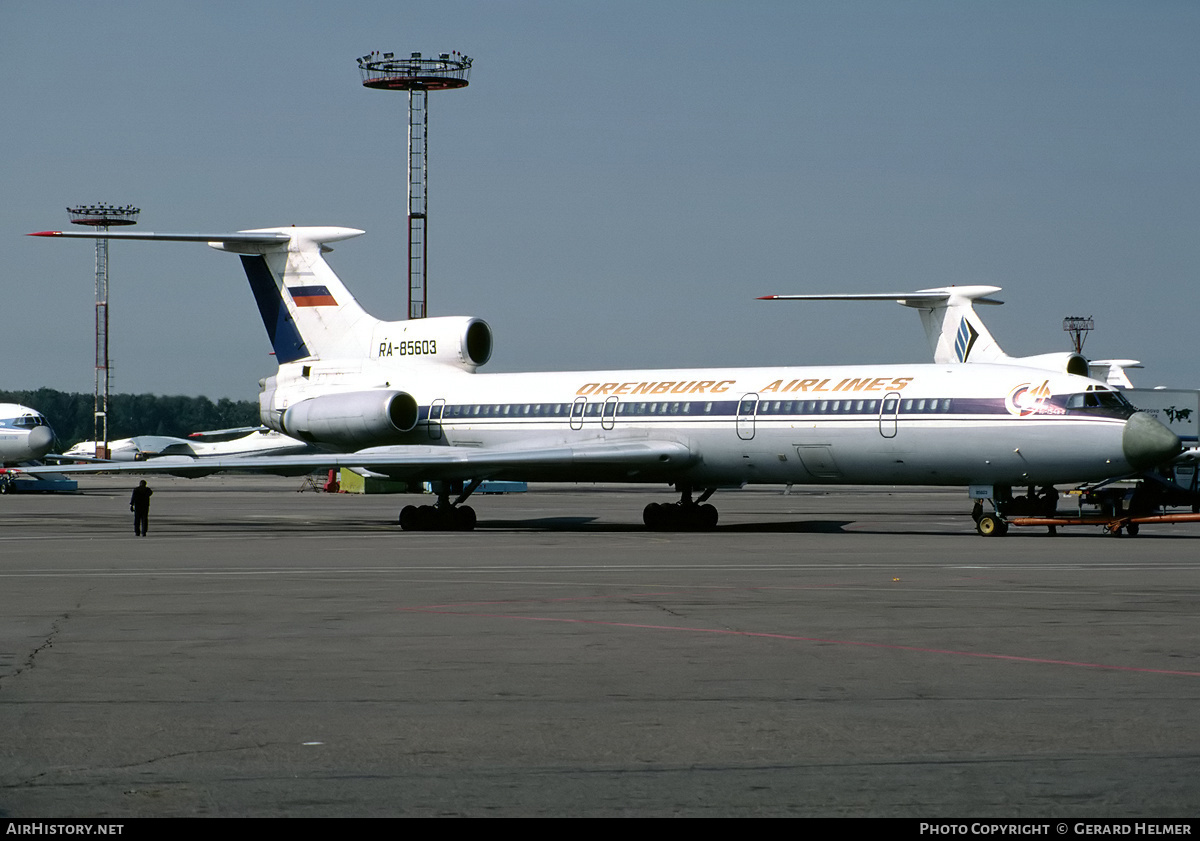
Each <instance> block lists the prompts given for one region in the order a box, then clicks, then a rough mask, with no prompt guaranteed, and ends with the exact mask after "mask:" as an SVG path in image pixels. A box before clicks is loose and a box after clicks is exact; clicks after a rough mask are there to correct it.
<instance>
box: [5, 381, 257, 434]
mask: <svg viewBox="0 0 1200 841" xmlns="http://www.w3.org/2000/svg"><path fill="white" fill-rule="evenodd" d="M0 403H20V404H21V405H23V406H28V407H29V408H31V409H36V410H37V411H39V412H41V413H42V414H43V415H45V416H46V420H48V421H50V425H51V426H52V427H54V431H55V433H57V435H58V441H59V444H60V446H61V448H62V449H67V448H69V447H71V446H72V445H74V444H77V443H79V442H80V441H88V440H91V438H92V436H93V430H94V423H93V413H94V398H93V396H92V395H91V394H80V393H78V392H65V391H56V390H54V389H52V388H39V389H34V390H33V391H0ZM258 425H259V419H258V402H257V401H250V400H230V399H229V398H227V397H222V398H221V399H220V400H218V401H217V402H216V403H214V402H212V401H211V400H209V399H208V398H207V397H184V396H182V395H176V396H169V397H168V396H165V395H158V394H112V395H109V398H108V438H109V440H110V441H113V440H116V439H118V438H132V437H133V436H135V435H171V436H174V437H176V438H186V437H187V436H188V435H190V434H191V433H193V432H200V431H202V430H209V429H228V428H231V427H238V426H258Z"/></svg>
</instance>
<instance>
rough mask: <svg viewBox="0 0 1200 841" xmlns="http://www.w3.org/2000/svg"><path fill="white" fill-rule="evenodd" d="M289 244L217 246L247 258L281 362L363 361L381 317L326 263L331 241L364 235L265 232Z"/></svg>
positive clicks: (345, 231) (348, 230) (257, 299)
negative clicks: (369, 311) (370, 312)
mask: <svg viewBox="0 0 1200 841" xmlns="http://www.w3.org/2000/svg"><path fill="white" fill-rule="evenodd" d="M244 233H247V234H284V235H286V236H287V240H286V241H276V242H268V243H246V242H231V241H226V240H221V241H217V242H213V243H211V244H212V245H213V247H215V248H219V249H221V250H223V251H232V252H235V253H237V254H239V255H241V258H242V267H243V268H244V269H245V271H246V277H247V279H248V280H249V281H250V288H251V290H252V291H253V293H254V300H255V302H256V303H257V304H258V311H259V314H260V315H261V316H262V320H263V326H264V327H266V329H267V336H268V337H269V338H270V340H271V346H272V347H273V348H274V350H275V357H276V359H277V360H278V361H279V362H280V363H286V362H295V361H297V360H299V359H305V358H308V357H312V358H315V359H331V358H338V357H347V358H362V357H364V356H366V355H367V354H368V350H369V347H370V342H371V337H372V335H373V333H374V330H375V327H376V325H378V324H379V323H380V321H379V319H377V318H375V317H373V316H371V315H368V314H367V312H366V311H365V310H364V309H363V308H362V307H361V306H360V305H359V303H358V301H357V300H355V298H354V296H353V295H351V294H350V290H349V289H347V288H346V286H345V284H343V283H342V281H341V279H340V278H338V276H337V275H336V274H334V272H333V269H331V268H330V267H329V264H328V263H326V262H325V258H324V256H323V255H324V254H325V252H328V251H330V250H332V249H330V247H329V245H328V243H331V242H337V241H339V240H343V239H349V238H351V237H356V236H359V235H360V234H362V233H363V231H360V230H357V229H355V228H335V227H319V228H317V227H312V228H264V229H260V230H255V231H245V232H244Z"/></svg>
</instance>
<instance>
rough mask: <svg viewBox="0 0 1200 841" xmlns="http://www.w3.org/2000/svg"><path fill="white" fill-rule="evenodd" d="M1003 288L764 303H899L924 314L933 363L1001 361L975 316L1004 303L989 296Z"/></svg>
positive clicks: (787, 298) (771, 298)
mask: <svg viewBox="0 0 1200 841" xmlns="http://www.w3.org/2000/svg"><path fill="white" fill-rule="evenodd" d="M999 291H1000V287H999V286H944V287H939V288H937V289H921V290H918V291H916V292H897V293H895V294H893V293H877V294H867V295H768V296H766V297H764V298H761V299H760V300H764V301H895V302H896V303H897V304H900V305H902V306H905V307H912V308H914V309H917V310H919V311H920V315H921V324H922V325H924V327H925V336H926V338H928V339H929V348H930V350H932V351H933V361H934V362H938V363H944V362H998V361H1000V360H1002V359H1006V358H1007V354H1005V353H1004V351H1003V350H1001V349H1000V345H998V344H996V340H995V339H994V338H992V334H991V333H990V332H989V331H988V329H987V327H985V326H984V324H983V321H982V320H981V319H980V318H979V316H978V315H977V314H976V313H975V307H974V306H973V304H974V303H980V304H1002V303H1004V302H1003V301H998V300H996V299H995V298H990V297H988V296H989V295H991V294H992V293H993V292H999Z"/></svg>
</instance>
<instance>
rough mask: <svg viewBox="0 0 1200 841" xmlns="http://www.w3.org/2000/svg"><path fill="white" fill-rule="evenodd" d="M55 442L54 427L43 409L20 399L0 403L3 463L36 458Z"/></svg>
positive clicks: (9, 464)
mask: <svg viewBox="0 0 1200 841" xmlns="http://www.w3.org/2000/svg"><path fill="white" fill-rule="evenodd" d="M53 446H54V430H53V429H51V428H50V424H49V423H48V422H47V421H46V418H45V416H43V415H42V413H41V412H39V411H37V410H36V409H30V408H29V407H28V406H21V405H19V404H17V403H0V464H3V465H5V466H13V465H17V464H21V463H23V462H27V461H35V460H37V459H40V458H41V457H42V456H44V455H46V453H48V452H50V449H51V448H52V447H53Z"/></svg>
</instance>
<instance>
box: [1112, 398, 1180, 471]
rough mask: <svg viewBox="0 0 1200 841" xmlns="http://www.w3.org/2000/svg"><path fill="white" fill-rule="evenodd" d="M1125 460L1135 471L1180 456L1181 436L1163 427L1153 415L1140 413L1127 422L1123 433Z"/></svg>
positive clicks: (1122, 443) (1122, 441) (1122, 442)
mask: <svg viewBox="0 0 1200 841" xmlns="http://www.w3.org/2000/svg"><path fill="white" fill-rule="evenodd" d="M1121 449H1122V450H1124V451H1125V460H1126V461H1128V462H1129V463H1130V464H1131V465H1133V467H1134V469H1135V470H1146V469H1148V468H1151V467H1154V466H1155V465H1157V464H1162V463H1163V462H1164V461H1167V460H1168V459H1171V458H1174V457H1175V456H1177V455H1179V453H1180V452H1181V451H1182V450H1183V444H1182V443H1181V442H1180V441H1179V436H1177V435H1176V434H1175V433H1174V432H1172V431H1171V430H1169V429H1167V428H1166V427H1165V426H1163V425H1162V424H1161V423H1159V421H1158V420H1157V419H1155V418H1154V416H1153V415H1150V414H1148V413H1146V412H1138V413H1136V414H1134V415H1132V416H1131V417H1130V418H1129V420H1127V421H1125V431H1124V432H1123V433H1121Z"/></svg>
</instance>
